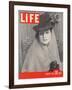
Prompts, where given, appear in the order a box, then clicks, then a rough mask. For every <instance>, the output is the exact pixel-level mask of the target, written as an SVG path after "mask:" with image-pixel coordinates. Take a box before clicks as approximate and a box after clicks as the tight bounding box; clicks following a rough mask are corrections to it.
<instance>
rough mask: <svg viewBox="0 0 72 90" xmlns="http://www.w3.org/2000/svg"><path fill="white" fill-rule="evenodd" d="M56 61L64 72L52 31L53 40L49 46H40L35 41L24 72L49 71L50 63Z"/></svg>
mask: <svg viewBox="0 0 72 90" xmlns="http://www.w3.org/2000/svg"><path fill="white" fill-rule="evenodd" d="M55 60H56V61H57V63H58V64H59V67H60V70H62V65H61V62H60V58H59V52H58V47H57V41H56V37H55V33H54V31H53V30H52V38H51V41H50V43H49V45H48V46H44V45H40V43H39V42H38V41H37V39H35V40H34V42H33V43H32V45H31V47H30V48H29V50H28V52H27V55H26V58H25V60H24V63H23V67H22V72H43V71H48V70H49V68H50V63H51V62H52V61H55Z"/></svg>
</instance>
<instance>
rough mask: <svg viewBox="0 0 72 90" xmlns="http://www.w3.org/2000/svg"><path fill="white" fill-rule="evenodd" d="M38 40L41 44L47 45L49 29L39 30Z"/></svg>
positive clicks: (49, 36) (49, 37) (49, 39)
mask: <svg viewBox="0 0 72 90" xmlns="http://www.w3.org/2000/svg"><path fill="white" fill-rule="evenodd" d="M39 41H40V43H42V44H43V45H48V44H49V42H50V41H51V31H50V30H47V31H41V32H39Z"/></svg>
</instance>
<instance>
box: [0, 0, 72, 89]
mask: <svg viewBox="0 0 72 90" xmlns="http://www.w3.org/2000/svg"><path fill="white" fill-rule="evenodd" d="M9 1H10V0H1V2H0V90H9V88H8V85H9ZM12 1H13V0H12ZM14 1H29V2H42V3H58V4H70V5H71V22H72V0H14ZM70 50H71V54H72V25H71V49H70ZM71 60H72V55H71ZM71 76H72V61H71ZM11 90H72V78H71V85H66V86H53V87H37V88H36V87H35V88H22V89H11Z"/></svg>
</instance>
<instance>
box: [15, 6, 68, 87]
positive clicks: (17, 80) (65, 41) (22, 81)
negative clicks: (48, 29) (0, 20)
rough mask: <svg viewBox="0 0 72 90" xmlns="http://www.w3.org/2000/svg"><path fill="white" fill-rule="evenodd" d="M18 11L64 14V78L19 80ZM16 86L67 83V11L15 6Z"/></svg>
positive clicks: (63, 9) (64, 9)
mask: <svg viewBox="0 0 72 90" xmlns="http://www.w3.org/2000/svg"><path fill="white" fill-rule="evenodd" d="M18 10H31V11H47V12H63V73H64V77H60V78H40V79H39V78H38V79H31V80H30V79H23V80H21V79H18V73H19V72H18V67H19V66H18V65H19V62H18ZM14 17H15V18H14V84H15V85H20V84H21V85H22V84H38V83H55V82H66V81H67V9H66V8H52V7H36V6H19V5H16V6H14Z"/></svg>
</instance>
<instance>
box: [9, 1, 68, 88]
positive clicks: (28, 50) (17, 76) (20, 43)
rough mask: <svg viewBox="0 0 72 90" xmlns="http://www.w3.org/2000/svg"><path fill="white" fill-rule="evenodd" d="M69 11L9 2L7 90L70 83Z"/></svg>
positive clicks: (61, 7) (61, 8) (54, 7)
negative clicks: (8, 76)
mask: <svg viewBox="0 0 72 90" xmlns="http://www.w3.org/2000/svg"><path fill="white" fill-rule="evenodd" d="M69 8H70V7H69V5H68V6H66V5H58V6H57V7H56V5H54V4H39V3H31V4H30V3H27V2H10V30H11V31H10V48H11V49H10V52H11V53H10V55H11V57H10V84H9V85H10V88H12V87H27V86H32V85H34V86H36V85H37V86H38V85H42V84H43V85H46V86H50V85H64V84H65V83H64V82H66V83H67V84H69V80H70V76H69V73H70V71H69V70H70V68H69V66H70V61H69V59H70V57H69V54H68V52H69V49H68V48H69V43H70V41H69V40H70V39H69V36H70V35H69V33H68V32H69V29H70V28H69V26H68V25H69V20H70V18H69V15H68V12H69ZM67 10H68V11H67ZM69 13H70V12H69ZM68 35H69V36H68ZM13 40H14V41H13ZM69 53H70V52H69ZM68 72H69V73H68ZM11 81H12V82H11Z"/></svg>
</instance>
